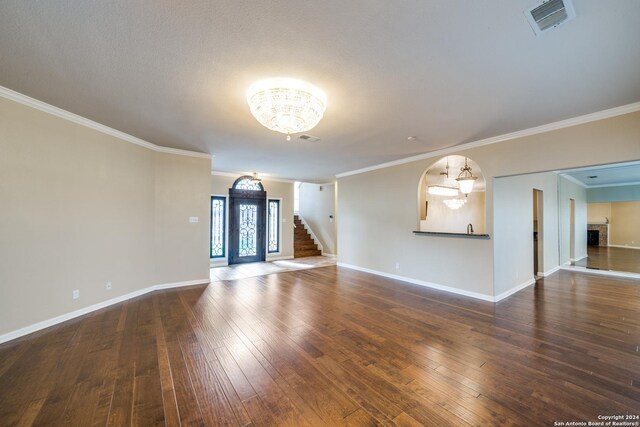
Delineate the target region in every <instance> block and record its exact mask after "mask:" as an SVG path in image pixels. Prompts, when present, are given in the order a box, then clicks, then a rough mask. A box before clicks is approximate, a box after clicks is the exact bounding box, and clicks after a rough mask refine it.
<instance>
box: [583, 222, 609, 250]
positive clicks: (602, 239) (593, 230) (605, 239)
mask: <svg viewBox="0 0 640 427" xmlns="http://www.w3.org/2000/svg"><path fill="white" fill-rule="evenodd" d="M587 245H589V246H609V224H587Z"/></svg>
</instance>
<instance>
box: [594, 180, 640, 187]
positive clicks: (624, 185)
mask: <svg viewBox="0 0 640 427" xmlns="http://www.w3.org/2000/svg"><path fill="white" fill-rule="evenodd" d="M629 185H640V181H633V182H625V183H622V184H600V185H587V188H606V187H627V186H629Z"/></svg>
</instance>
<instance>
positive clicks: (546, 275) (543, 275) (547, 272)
mask: <svg viewBox="0 0 640 427" xmlns="http://www.w3.org/2000/svg"><path fill="white" fill-rule="evenodd" d="M558 270H560V266H559V265H556V266H555V267H553V268H552V269H551V270H547V271H545V272H543V273H539V274H541V275H542V277H548V276H551V275H552V274H553V273H555V272H556V271H558Z"/></svg>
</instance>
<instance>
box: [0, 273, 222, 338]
mask: <svg viewBox="0 0 640 427" xmlns="http://www.w3.org/2000/svg"><path fill="white" fill-rule="evenodd" d="M209 282H210V280H209V279H201V280H189V281H186V282H176V283H164V284H161V285H154V286H149V287H148V288H144V289H140V290H137V291H134V292H130V293H128V294H124V295H120V296H119V297H115V298H111V299H109V300H106V301H102V302H99V303H96V304H93V305H90V306H88V307H83V308H80V309H78V310H74V311H72V312H70V313H65V314H61V315H60V316H56V317H53V318H51V319H47V320H43V321H42V322H38V323H34V324H32V325H29V326H25V327H24V328H20V329H18V330H15V331H12V332H8V333H6V334H4V335H0V344H2V343H4V342H7V341H11V340H13V339H16V338H20V337H22V336H24V335H28V334H31V333H33V332H37V331H39V330H41V329H44V328H48V327H50V326H54V325H57V324H58V323H62V322H66V321H67V320H71V319H74V318H76V317H80V316H83V315H85V314H88V313H91V312H92V311H96V310H100V309H101V308H105V307H108V306H110V305H113V304H118V303H120V302H123V301H126V300H129V299H131V298H135V297H139V296H141V295H144V294H148V293H149V292H153V291H158V290H161V289H171V288H180V287H183V286H193V285H202V284H205V283H209Z"/></svg>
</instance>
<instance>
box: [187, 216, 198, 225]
mask: <svg viewBox="0 0 640 427" xmlns="http://www.w3.org/2000/svg"><path fill="white" fill-rule="evenodd" d="M189 223H191V224H197V223H198V217H197V216H190V217H189Z"/></svg>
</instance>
